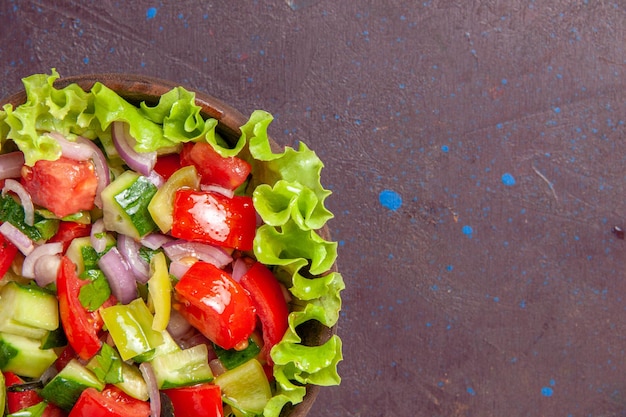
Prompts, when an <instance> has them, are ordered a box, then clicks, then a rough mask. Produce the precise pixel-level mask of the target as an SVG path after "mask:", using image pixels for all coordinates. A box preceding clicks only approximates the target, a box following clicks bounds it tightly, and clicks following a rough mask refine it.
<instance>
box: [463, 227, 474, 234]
mask: <svg viewBox="0 0 626 417" xmlns="http://www.w3.org/2000/svg"><path fill="white" fill-rule="evenodd" d="M472 233H474V229H472V226H469V225H465V226H463V234H464V235H467V236H471V235H472Z"/></svg>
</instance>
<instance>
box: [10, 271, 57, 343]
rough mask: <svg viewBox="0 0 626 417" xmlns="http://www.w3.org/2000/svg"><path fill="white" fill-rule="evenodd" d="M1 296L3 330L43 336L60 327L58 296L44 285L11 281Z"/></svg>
mask: <svg viewBox="0 0 626 417" xmlns="http://www.w3.org/2000/svg"><path fill="white" fill-rule="evenodd" d="M0 300H2V302H1V303H0V332H4V333H11V334H16V335H18V336H24V337H29V338H33V339H39V340H41V339H43V338H44V337H45V336H46V335H47V333H48V331H50V330H56V329H57V328H58V327H59V305H58V302H57V299H56V297H55V296H54V295H53V294H50V293H48V292H46V291H45V290H43V289H41V288H38V287H36V286H33V285H20V284H18V283H16V282H9V283H8V284H7V285H5V286H4V287H3V288H2V290H1V291H0Z"/></svg>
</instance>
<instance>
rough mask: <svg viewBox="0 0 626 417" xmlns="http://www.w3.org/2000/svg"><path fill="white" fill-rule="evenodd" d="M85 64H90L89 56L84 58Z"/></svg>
mask: <svg viewBox="0 0 626 417" xmlns="http://www.w3.org/2000/svg"><path fill="white" fill-rule="evenodd" d="M83 64H89V57H88V56H86V57H84V58H83Z"/></svg>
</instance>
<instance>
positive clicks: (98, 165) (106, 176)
mask: <svg viewBox="0 0 626 417" xmlns="http://www.w3.org/2000/svg"><path fill="white" fill-rule="evenodd" d="M76 141H77V142H80V143H81V144H84V145H85V146H88V147H90V148H91V151H92V162H93V165H94V168H95V170H96V176H97V177H98V185H97V187H96V198H95V200H94V203H95V204H96V207H99V208H102V198H101V197H100V193H102V190H104V187H106V186H107V185H109V182H111V174H110V173H109V165H108V164H107V160H106V158H105V156H104V153H102V151H101V150H100V148H99V147H98V145H96V144H95V143H94V142H93V141H91V140H89V139H87V138H83V137H78V138H77V139H76Z"/></svg>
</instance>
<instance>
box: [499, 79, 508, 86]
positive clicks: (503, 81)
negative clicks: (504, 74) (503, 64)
mask: <svg viewBox="0 0 626 417" xmlns="http://www.w3.org/2000/svg"><path fill="white" fill-rule="evenodd" d="M501 82H502V85H507V84H508V82H509V81H508V80H507V79H506V78H503V79H502V81H501Z"/></svg>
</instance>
